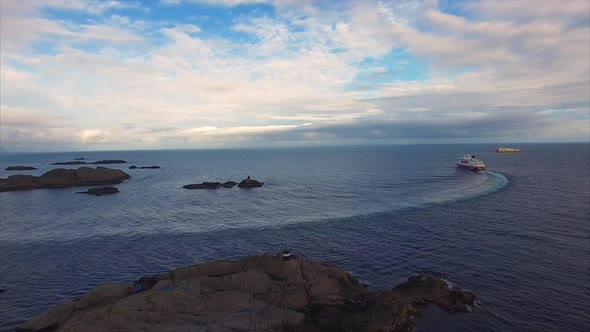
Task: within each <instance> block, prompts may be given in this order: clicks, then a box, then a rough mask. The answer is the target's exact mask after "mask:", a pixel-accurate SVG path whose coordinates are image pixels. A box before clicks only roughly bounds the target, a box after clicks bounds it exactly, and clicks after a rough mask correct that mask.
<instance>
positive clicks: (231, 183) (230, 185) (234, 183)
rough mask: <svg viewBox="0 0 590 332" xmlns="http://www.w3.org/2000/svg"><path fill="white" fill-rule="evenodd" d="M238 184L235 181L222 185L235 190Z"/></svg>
mask: <svg viewBox="0 0 590 332" xmlns="http://www.w3.org/2000/svg"><path fill="white" fill-rule="evenodd" d="M237 184H238V183H237V182H235V181H227V182H224V183H222V184H221V185H222V186H223V188H233V187H235V186H236V185H237Z"/></svg>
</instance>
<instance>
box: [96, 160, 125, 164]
mask: <svg viewBox="0 0 590 332" xmlns="http://www.w3.org/2000/svg"><path fill="white" fill-rule="evenodd" d="M126 163H127V162H126V161H125V160H119V159H105V160H99V161H94V162H91V163H89V164H96V165H98V164H126Z"/></svg>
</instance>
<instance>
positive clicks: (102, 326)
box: [20, 254, 475, 331]
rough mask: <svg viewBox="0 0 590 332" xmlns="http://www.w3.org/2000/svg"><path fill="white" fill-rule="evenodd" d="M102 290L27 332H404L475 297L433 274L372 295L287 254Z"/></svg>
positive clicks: (344, 276)
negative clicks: (431, 308)
mask: <svg viewBox="0 0 590 332" xmlns="http://www.w3.org/2000/svg"><path fill="white" fill-rule="evenodd" d="M138 285H140V286H141V287H136V288H135V290H143V291H138V292H135V293H132V292H133V291H134V288H133V286H131V285H125V284H106V285H102V286H99V287H96V288H94V289H93V290H91V291H90V292H88V293H86V294H85V295H84V296H82V297H81V298H80V300H79V301H77V302H75V301H72V302H70V304H68V305H65V306H64V305H61V306H56V307H54V308H53V309H49V310H48V311H46V312H45V313H42V314H40V315H38V316H36V317H34V318H33V319H31V320H30V321H28V322H27V323H25V324H23V325H22V326H21V327H20V328H21V330H22V329H27V331H41V330H43V329H46V330H47V329H53V330H57V331H103V330H126V331H136V330H146V329H149V330H154V331H155V330H157V331H258V330H264V331H285V330H286V331H408V330H410V329H411V328H412V326H413V324H414V319H415V317H418V316H419V315H420V311H419V306H420V305H422V304H427V303H435V304H437V305H439V306H442V307H443V308H445V309H446V310H448V311H449V312H455V311H468V309H469V305H472V304H473V302H474V300H475V295H474V294H473V293H470V292H464V291H460V290H457V289H450V288H449V286H448V284H447V283H446V282H445V281H444V280H442V279H440V278H438V277H435V276H432V275H428V274H426V275H420V276H416V277H411V278H409V279H408V281H407V282H405V283H403V284H401V285H399V286H397V287H395V288H393V289H391V290H387V291H383V292H371V291H369V290H368V289H367V287H366V286H365V285H363V284H362V283H360V282H359V281H358V280H356V279H355V278H353V277H352V276H350V274H348V273H346V272H345V271H343V270H341V269H339V268H337V267H335V266H333V265H330V264H327V263H323V262H315V261H307V260H304V259H303V258H301V257H298V256H295V255H291V256H290V258H289V259H288V260H283V257H282V256H281V255H276V256H274V255H270V254H265V255H260V256H250V257H246V258H244V259H242V260H239V261H214V262H208V263H204V264H199V265H195V266H189V267H182V268H177V269H175V270H174V271H172V272H170V273H164V274H158V275H154V276H147V277H143V278H141V279H140V280H139V281H138V282H137V283H136V286H138Z"/></svg>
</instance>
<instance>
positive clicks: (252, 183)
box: [182, 175, 264, 189]
mask: <svg viewBox="0 0 590 332" xmlns="http://www.w3.org/2000/svg"><path fill="white" fill-rule="evenodd" d="M236 185H237V186H238V187H239V188H257V187H262V185H264V182H260V181H257V180H252V179H250V175H248V178H246V179H244V180H242V181H241V182H240V183H237V182H234V181H227V182H223V183H221V182H203V183H192V184H187V185H184V186H182V187H183V188H184V189H219V188H233V187H235V186H236Z"/></svg>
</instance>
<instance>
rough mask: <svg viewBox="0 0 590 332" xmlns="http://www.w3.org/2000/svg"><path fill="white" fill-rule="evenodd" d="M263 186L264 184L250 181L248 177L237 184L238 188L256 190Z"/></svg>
mask: <svg viewBox="0 0 590 332" xmlns="http://www.w3.org/2000/svg"><path fill="white" fill-rule="evenodd" d="M263 185H264V182H260V181H257V180H252V179H250V175H248V178H246V179H244V180H242V181H241V182H240V183H239V184H238V188H257V187H262V186H263Z"/></svg>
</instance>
